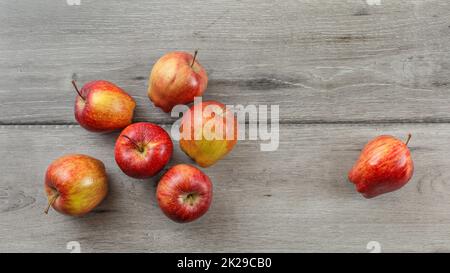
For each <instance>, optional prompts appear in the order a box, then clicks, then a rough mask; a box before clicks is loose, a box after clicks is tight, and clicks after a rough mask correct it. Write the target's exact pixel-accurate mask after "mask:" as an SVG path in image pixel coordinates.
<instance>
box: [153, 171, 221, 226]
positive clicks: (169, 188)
mask: <svg viewBox="0 0 450 273" xmlns="http://www.w3.org/2000/svg"><path fill="white" fill-rule="evenodd" d="M190 193H196V194H197V195H198V196H197V199H196V202H195V204H193V205H189V204H185V203H184V204H183V197H184V196H186V195H187V194H190ZM212 195H213V190H212V183H211V180H210V179H209V177H208V176H207V175H206V174H204V173H203V172H202V171H200V170H199V169H197V168H195V167H194V166H191V165H187V164H179V165H175V166H173V167H172V168H170V169H169V170H168V171H167V172H166V173H165V174H164V175H163V177H162V178H161V180H160V181H159V183H158V186H157V188H156V198H157V200H158V205H159V207H160V208H161V210H162V211H163V213H164V214H165V215H166V216H167V217H169V218H170V219H172V220H173V221H175V222H179V223H187V222H191V221H194V220H196V219H198V218H200V217H201V216H203V215H204V214H205V213H206V212H207V211H208V209H209V207H210V205H211V201H212Z"/></svg>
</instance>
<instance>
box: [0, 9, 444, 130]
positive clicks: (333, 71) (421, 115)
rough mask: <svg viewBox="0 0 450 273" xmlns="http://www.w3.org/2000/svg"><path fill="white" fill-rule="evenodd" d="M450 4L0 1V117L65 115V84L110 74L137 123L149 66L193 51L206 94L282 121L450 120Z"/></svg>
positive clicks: (69, 97)
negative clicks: (262, 109) (270, 111)
mask: <svg viewBox="0 0 450 273" xmlns="http://www.w3.org/2000/svg"><path fill="white" fill-rule="evenodd" d="M449 12H450V3H449V2H448V1H442V0H441V1H440V0H433V1H406V0H402V1H382V2H381V5H372V6H370V5H368V4H367V3H366V1H361V0H348V1H331V0H320V1H297V0H286V1H276V2H274V1H261V0H252V1H245V2H242V1H223V0H220V1H219V0H216V1H209V2H208V4H205V2H204V1H190V2H189V4H182V5H181V4H180V2H179V1H175V0H157V1H147V2H143V1H138V0H133V1H93V0H81V5H80V6H69V5H67V4H66V3H65V1H53V0H42V1H33V0H22V1H2V2H1V3H0V24H1V26H2V28H1V29H0V124H17V123H20V124H31V123H39V124H50V123H51V124H65V123H74V118H73V113H72V108H73V101H74V92H73V90H72V88H71V85H70V81H71V80H72V79H77V80H78V81H79V82H80V83H84V82H87V81H89V80H93V79H107V80H111V81H113V82H115V83H117V84H118V85H119V86H122V87H123V88H124V89H126V90H128V91H129V92H130V93H131V94H132V95H133V96H134V97H135V98H136V100H137V102H138V109H137V112H136V120H149V121H154V122H162V123H168V122H170V119H169V117H168V115H166V114H164V113H162V112H161V111H160V110H158V109H155V108H154V107H153V106H152V105H151V103H150V102H149V100H148V99H147V96H146V81H147V80H146V79H147V76H148V74H149V71H150V69H151V67H152V64H153V63H154V62H155V61H156V60H157V58H158V57H160V56H161V55H162V54H163V53H165V52H168V51H171V50H177V49H178V50H179V49H181V50H189V51H193V50H194V49H195V48H199V49H200V55H199V58H200V61H201V63H202V64H203V65H204V66H205V67H206V69H207V71H208V73H209V76H210V84H209V88H208V90H207V92H206V95H205V98H206V99H216V100H219V101H222V102H224V103H228V104H237V103H240V104H279V105H280V109H281V112H280V116H281V117H280V118H281V120H282V122H285V123H295V122H303V123H314V122H317V123H333V122H372V121H383V122H449V121H450V114H449V113H450V112H449V111H448V105H449V104H450V97H449V96H448V84H449V80H448V75H449V72H450V70H449V68H450V62H449V59H450V52H449V50H450V49H449V46H448V45H449V42H450V35H449V34H450V22H449V20H448V14H449Z"/></svg>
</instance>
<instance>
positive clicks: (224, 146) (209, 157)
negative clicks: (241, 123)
mask: <svg viewBox="0 0 450 273" xmlns="http://www.w3.org/2000/svg"><path fill="white" fill-rule="evenodd" d="M237 125H238V124H237V118H236V116H235V115H234V113H233V112H232V111H231V110H229V109H227V107H226V106H225V105H223V104H222V103H220V102H216V101H205V102H201V103H197V104H195V105H193V106H192V107H191V108H190V109H189V110H188V111H187V112H186V113H184V115H183V118H182V121H181V126H180V147H181V149H182V150H183V152H185V153H186V154H187V155H188V156H189V157H191V158H192V159H193V160H194V161H195V162H197V164H198V165H200V166H201V167H209V166H211V165H213V164H214V163H216V162H217V161H218V160H220V159H221V158H223V157H224V156H225V155H227V154H228V153H229V152H230V151H231V150H232V149H233V147H234V146H235V145H236V143H237V136H238V126H237Z"/></svg>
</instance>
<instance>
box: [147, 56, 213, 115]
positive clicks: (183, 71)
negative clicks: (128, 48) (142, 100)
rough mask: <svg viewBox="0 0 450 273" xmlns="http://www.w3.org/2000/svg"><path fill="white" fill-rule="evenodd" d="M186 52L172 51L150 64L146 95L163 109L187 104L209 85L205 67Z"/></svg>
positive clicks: (165, 110) (168, 109) (166, 109)
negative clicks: (151, 66)
mask: <svg viewBox="0 0 450 273" xmlns="http://www.w3.org/2000/svg"><path fill="white" fill-rule="evenodd" d="M196 56H197V51H196V52H195V54H194V56H192V55H191V54H189V53H187V52H179V51H176V52H171V53H168V54H166V55H164V56H162V57H161V58H160V59H159V60H158V61H157V62H156V63H155V65H154V66H153V69H152V72H151V73H150V78H149V83H148V97H149V98H150V100H151V101H152V102H153V103H154V104H155V106H157V107H160V108H161V109H162V110H163V111H164V112H169V111H170V110H172V108H173V107H174V106H175V105H177V104H188V103H190V102H192V101H193V100H194V97H200V96H202V94H203V92H204V91H205V89H206V86H207V85H208V76H207V75H206V71H205V69H204V68H203V67H202V66H201V65H200V64H199V63H198V62H197V61H196Z"/></svg>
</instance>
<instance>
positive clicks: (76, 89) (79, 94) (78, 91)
mask: <svg viewBox="0 0 450 273" xmlns="http://www.w3.org/2000/svg"><path fill="white" fill-rule="evenodd" d="M72 85H73V87H74V88H75V91H77V93H78V96H80V98H82V99H83V100H85V99H84V98H83V96H82V95H81V92H80V90H79V89H78V86H77V84H76V83H75V81H74V80H72Z"/></svg>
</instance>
